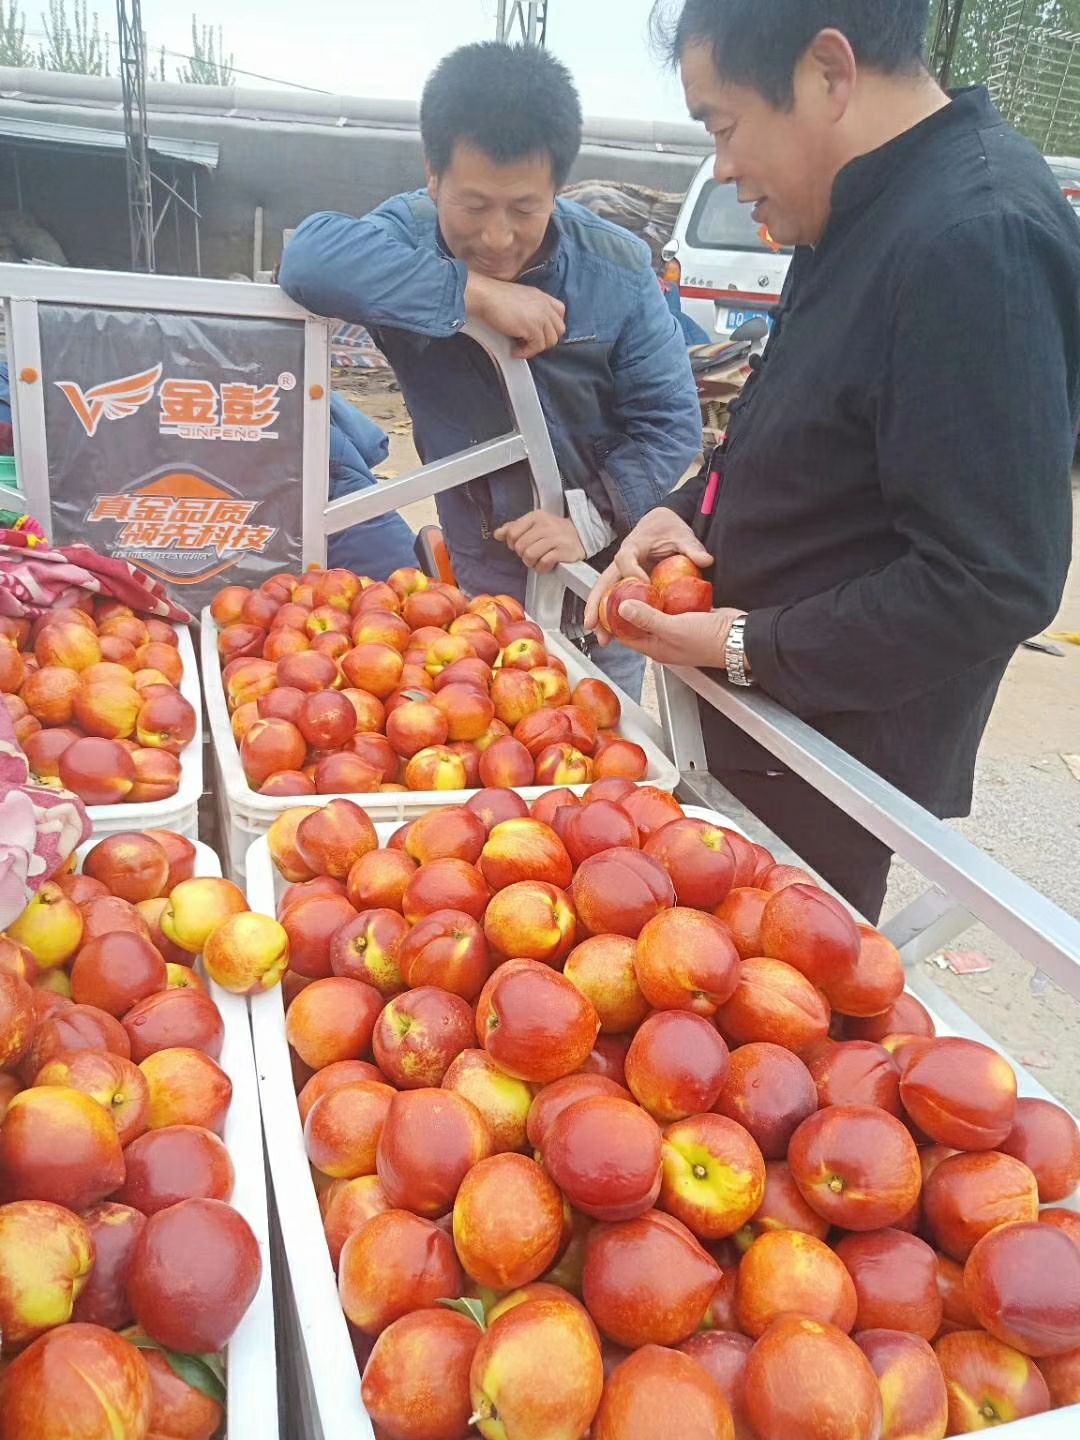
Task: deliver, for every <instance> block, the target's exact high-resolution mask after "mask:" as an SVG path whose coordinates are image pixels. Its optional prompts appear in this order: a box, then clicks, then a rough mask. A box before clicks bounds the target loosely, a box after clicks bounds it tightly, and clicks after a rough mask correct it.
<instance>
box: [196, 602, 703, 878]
mask: <svg viewBox="0 0 1080 1440" xmlns="http://www.w3.org/2000/svg"><path fill="white" fill-rule="evenodd" d="M201 623H202V648H201V657H202V675H203V685H204V687H205V690H206V710H207V714H208V716H209V718H210V734H211V737H212V739H213V742H214V772H215V789H216V793H217V798H218V806H219V810H220V815H221V831H222V835H223V836H224V845H225V851H226V853H225V857H224V858H225V862H226V865H227V867H228V869H229V872H230V874H232V875H234V876H235V877H237V878H239V879H242V878H243V874H244V863H245V857H246V855H247V850H248V847H249V846H250V845H251V843H252V841H254V840H257V839H258V838H259V836H260V835H265V834H266V832H267V831H268V830H269V829H270V826H271V825H272V824H273V823H274V821H275V820H276V819H277V817H278V816H279V815H280V814H281V812H282V811H283V810H290V809H295V808H296V807H297V806H302V805H312V804H318V803H320V802H325V801H327V800H332V799H334V798H340V797H334V796H332V795H321V796H312V795H297V796H292V797H290V798H287V799H283V798H277V797H271V796H267V795H259V794H258V793H257V791H255V790H252V789H251V787H250V786H249V785H248V783H247V779H246V777H245V775H244V771H243V767H242V766H241V764H240V752H239V750H238V749H237V745H236V741H235V739H234V738H233V733H232V724H231V721H230V718H229V709H228V705H227V704H226V701H225V691H224V688H223V686H222V684H221V662H220V660H219V658H218V649H217V637H218V627H217V625H216V624H215V622H214V618H213V616H212V615H211V614H210V611H209V609H207V610H204V611H203V613H202V621H201ZM545 643H546V644H547V647H548V649H549V650H550V651H551V652H552V654H554V655H557V656H558V657H559V658H560V659H561V660H563V661H564V662H565V664H566V670H567V675H568V678H569V680H570V684H571V686H573V685H576V684H577V682H578V681H579V680H584V679H586V678H587V677H590V678H593V679H597V680H605V679H606V677H605V676H604V675H603V674H602V673H601V672H600V671H599V670H597V669H596V667H595V666H594V665H592V664H591V662H590V661H589V660H587V659H586V658H585V656H584V655H582V654H581V652H580V651H579V650H576V649H575V648H574V647H573V646H572V645H570V644H569V643H568V642H567V641H565V640H564V639H563V638H562V637H561V636H555V637H552V636H551V635H550V634H549V635H548V637H547V640H546V642H545ZM609 683H610V682H609ZM620 731H621V733H622V735H623V736H624V737H625V738H626V739H627V740H633V741H635V742H636V743H637V744H638V745H640V746H641V747H642V749H643V750H644V751H645V754H646V755H647V756H648V762H649V768H648V770H647V771H646V773H645V779H644V780H643V781H642V782H641V783H642V784H644V785H655V786H657V787H658V788H659V789H661V790H674V789H675V787H676V785H678V783H679V772H678V770H677V769H676V768H675V765H674V763H673V762H672V761H671V760H670V759H669V758H668V756H667V755H665V754H664V752H663V751H662V750H661V749H660V748H659V746H657V745H656V744H654V743H653V741H652V740H651V739H650V738H649V737H648V736H646V735H645V734H644V733H643V732H642V731H641V730H640V729H639V728H638V727H637V726H635V725H634V723H633V721H632V720H630V721H628V720H627V719H626V718H625V716H624V719H623V722H622V724H621V725H620ZM570 788H571V789H573V790H576V791H577V793H578V794H579V795H580V794H581V793H582V791H584V790H585V789H586V788H587V787H586V786H584V785H575V786H571V787H570ZM549 789H551V786H550V785H528V786H524V787H522V788H521V789H520V790H519V791H518V793H519V794H520V795H522V796H523V797H524V798H525V800H526V801H528V802H529V803H530V804H531V802H532V801H533V800H535V799H536V798H537V797H538V796H540V795H542V794H543V793H544V791H545V790H549ZM474 793H475V791H473V790H414V791H410V792H408V793H404V792H401V791H391V792H390V793H388V794H383V793H380V792H376V793H375V794H370V795H359V794H357V795H347V796H345V797H344V798H345V799H348V800H354V801H355V802H356V803H357V805H362V806H363V807H364V809H365V810H366V811H367V812H368V813H369V815H370V816H371V818H372V819H373V820H376V821H378V820H387V821H389V820H393V821H395V822H396V823H397V824H399V825H400V824H401V823H402V822H403V821H405V820H414V819H416V817H417V816H418V815H425V814H426V813H427V812H428V811H429V810H435V809H438V808H439V807H440V806H443V805H463V804H464V803H465V801H466V800H467V799H468V798H469V796H470V795H472V794H474Z"/></svg>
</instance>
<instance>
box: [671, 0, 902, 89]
mask: <svg viewBox="0 0 1080 1440" xmlns="http://www.w3.org/2000/svg"><path fill="white" fill-rule="evenodd" d="M674 8H675V9H676V13H674V14H673V13H672V11H673V7H672V5H671V4H670V3H667V0H657V3H656V4H655V5H654V6H653V11H652V30H653V35H654V38H655V40H656V42H657V44H658V46H659V48H660V50H661V52H662V53H663V55H664V57H665V59H666V60H667V61H668V62H669V63H670V64H671V65H673V66H677V65H678V63H679V60H680V59H681V57H682V54H683V51H684V50H685V49H686V47H687V46H688V45H695V44H706V45H709V46H710V47H711V49H712V56H713V63H714V64H715V66H716V70H717V73H718V74H719V76H720V78H721V79H722V80H726V81H729V82H730V83H732V84H734V85H748V86H750V87H751V88H752V89H754V90H757V91H758V92H759V93H760V94H761V95H764V97H765V98H766V100H769V101H770V102H771V103H772V104H773V105H776V106H778V107H780V108H786V107H787V106H789V105H790V104H791V102H792V100H793V98H794V77H795V67H796V65H797V64H798V63H799V60H800V59H801V58H802V56H803V55H804V54H805V53H806V51H807V49H808V48H809V46H810V44H811V42H812V41H813V39H814V36H815V35H817V34H819V33H820V31H822V30H839V31H840V32H841V34H843V35H845V36H846V37H847V40H848V42H849V44H850V45H851V48H852V50H853V51H854V52H855V58H856V60H857V61H858V62H859V64H860V65H865V66H866V67H867V68H868V69H871V70H879V71H882V72H884V73H885V74H890V75H892V74H901V73H911V74H915V73H917V72H918V71H919V70H920V68H921V67H922V64H923V42H924V40H925V37H926V29H927V25H928V24H929V20H930V0H685V3H682V4H681V6H680V7H674Z"/></svg>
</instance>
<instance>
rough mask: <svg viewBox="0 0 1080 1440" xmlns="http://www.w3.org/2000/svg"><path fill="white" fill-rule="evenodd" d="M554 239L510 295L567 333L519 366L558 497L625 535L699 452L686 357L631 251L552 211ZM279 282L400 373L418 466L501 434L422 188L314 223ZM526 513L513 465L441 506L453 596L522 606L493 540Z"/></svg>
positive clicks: (606, 232) (511, 564)
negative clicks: (362, 328)
mask: <svg viewBox="0 0 1080 1440" xmlns="http://www.w3.org/2000/svg"><path fill="white" fill-rule="evenodd" d="M551 238H552V242H553V243H551V244H550V245H549V247H548V249H547V251H546V255H545V258H544V259H543V261H542V262H541V263H539V264H537V265H536V266H535V267H534V268H533V269H532V270H531V271H530V272H529V273H528V274H527V275H526V276H524V277H522V283H525V284H530V285H536V286H537V287H539V288H540V289H542V290H544V291H545V292H546V293H547V294H549V295H553V296H555V297H557V298H558V299H560V300H562V301H563V303H564V305H565V306H566V333H565V335H564V336H563V338H562V340H561V341H560V343H559V344H558V345H557V346H556V347H555V348H554V349H553V350H550V351H547V352H546V353H545V354H543V355H538V356H537V357H536V358H535V359H533V360H532V361H530V366H531V368H532V372H533V377H534V379H535V381H536V386H537V390H538V393H539V396H540V402H541V405H542V406H543V409H544V413H545V415H546V417H547V422H548V427H549V430H550V432H551V439H552V444H553V446H554V450H555V455H556V458H557V460H558V462H559V468H560V470H561V472H562V477H563V483H564V485H565V486H566V488H567V489H568V490H573V489H580V490H584V491H585V492H586V494H587V495H588V497H589V499H590V500H591V501H592V502H593V504H594V506H595V507H596V509H597V510H598V511H599V513H600V514H601V515H602V516H603V517H604V518H605V519H606V520H607V521H608V523H609V525H610V526H611V528H612V529H613V530H614V531H615V532H616V534H619V535H622V534H625V533H626V532H627V531H628V530H630V529H631V528H632V527H633V526H634V525H635V524H636V523H637V521H638V520H640V519H641V517H642V516H643V515H644V514H645V513H646V512H647V511H649V510H651V509H652V508H653V507H654V506H655V505H657V504H658V503H659V502H660V501H661V499H662V498H663V497H664V495H666V493H667V492H668V491H669V490H670V489H671V488H672V486H673V485H675V484H677V482H678V481H679V479H680V478H681V476H682V475H683V473H684V471H685V470H686V468H687V466H688V465H689V464H690V463H691V461H692V460H693V459H694V457H695V455H696V454H697V453H698V451H699V450H700V446H701V420H700V412H699V408H698V400H697V394H696V391H695V388H694V381H693V376H692V374H691V371H690V363H689V360H688V358H687V354H686V346H685V342H684V340H683V336H682V333H681V331H680V329H679V327H678V325H677V323H676V321H675V319H674V317H673V316H672V314H671V312H670V310H669V309H668V306H667V303H666V302H665V299H664V296H663V294H662V293H661V290H660V286H659V284H658V282H657V278H656V276H655V275H654V273H653V271H652V266H651V262H650V256H649V251H648V248H647V246H645V245H644V244H643V243H642V242H641V241H639V240H637V239H636V238H635V237H634V236H632V235H630V234H629V233H628V232H627V231H625V230H622V229H620V228H619V227H618V226H616V225H612V224H610V223H609V222H608V221H606V220H602V219H600V218H599V217H598V216H595V215H593V214H591V213H590V212H589V211H588V210H586V209H584V208H583V207H582V206H580V205H575V204H573V203H572V202H569V201H565V200H560V201H558V203H557V206H556V211H555V216H554V219H553V235H552V237H551ZM280 278H281V284H282V287H283V288H284V289H285V290H286V291H287V292H288V294H289V295H291V296H292V298H293V299H294V300H296V301H298V303H299V304H301V305H304V306H306V307H307V308H308V309H309V310H313V311H314V312H315V313H316V314H320V315H328V316H334V317H337V318H340V319H342V320H344V321H346V322H348V323H352V324H362V325H366V326H367V327H368V329H369V330H370V331H371V333H372V336H373V338H374V339H375V341H376V343H377V344H378V345H379V347H380V348H381V349H382V350H383V351H384V353H385V354H386V356H387V358H388V360H389V361H390V363H391V365H392V366H393V368H394V371H395V373H396V375H397V378H398V382H399V384H400V385H401V388H402V391H403V394H404V396H405V401H406V404H407V405H408V407H409V412H410V414H411V416H412V420H413V429H414V435H415V440H416V447H417V451H418V452H419V454H420V456H421V458H422V459H423V460H424V461H425V462H427V461H431V460H435V459H439V458H441V457H443V456H446V455H450V454H453V453H454V452H456V451H458V450H463V449H466V448H467V447H468V446H470V445H473V444H476V443H477V442H479V441H482V440H487V439H491V438H493V437H494V436H497V435H501V434H504V433H505V432H506V430H507V429H508V428H509V417H508V415H507V410H506V403H505V400H504V398H503V394H502V390H501V387H500V385H499V383H498V379H497V377H496V375H495V372H494V370H493V368H492V366H491V364H490V362H489V361H488V359H487V357H486V355H485V354H484V353H483V351H482V350H481V349H480V347H479V346H478V345H476V344H475V343H474V342H473V341H472V340H470V339H469V338H468V337H467V336H464V335H462V334H461V333H460V331H461V328H462V326H463V325H464V323H465V318H466V314H465V283H466V279H467V272H466V268H465V266H464V264H463V263H462V262H460V261H458V260H455V259H454V258H453V257H452V256H451V255H450V254H449V253H448V252H447V251H446V249H445V247H444V245H443V243H442V240H441V237H440V234H439V227H438V220H437V216H436V211H435V206H434V204H433V203H432V201H431V199H430V198H429V197H428V195H427V192H426V191H422V190H421V191H416V192H415V193H413V194H409V195H398V196H395V197H394V198H393V199H391V200H388V201H386V202H385V204H383V205H380V206H379V207H378V209H376V210H373V211H372V212H371V214H369V215H367V216H365V217H364V218H363V219H361V220H357V219H353V218H352V217H350V216H347V215H336V214H328V213H324V214H319V215H313V216H311V217H310V218H309V219H307V220H305V221H304V223H303V224H302V225H301V226H300V227H299V229H298V230H297V231H296V234H295V235H294V236H293V237H292V240H291V241H290V243H289V246H288V248H287V250H286V252H285V255H284V257H283V259H282V263H281V275H280ZM533 504H534V502H533V498H532V490H531V485H530V483H529V478H528V473H527V471H526V469H525V467H523V466H511V467H509V468H508V469H506V470H503V471H500V472H498V474H496V475H492V476H488V477H486V478H485V479H484V480H482V481H477V482H474V483H473V484H472V485H470V486H468V487H467V489H466V490H457V491H450V492H447V493H446V494H444V495H442V496H440V497H439V499H438V505H439V515H440V519H441V521H442V524H443V528H444V530H445V531H446V538H447V541H448V543H449V546H450V550H451V554H452V556H453V559H454V564H455V568H456V570H457V572H458V579H459V582H460V583H461V584H462V585H463V586H464V587H465V588H466V589H470V590H478V589H494V588H496V582H497V584H498V588H500V589H508V590H510V592H511V593H523V591H524V585H525V571H524V567H522V566H521V565H520V562H518V561H517V559H516V558H515V557H514V556H513V555H512V554H511V552H510V551H508V550H507V549H506V547H505V546H502V545H499V544H497V543H496V542H494V541H492V539H491V536H492V533H493V532H494V530H496V529H497V528H498V526H500V525H501V524H503V523H504V522H505V521H507V520H511V519H514V518H515V517H516V516H518V515H521V514H524V513H525V512H526V511H528V510H530V509H532V508H533Z"/></svg>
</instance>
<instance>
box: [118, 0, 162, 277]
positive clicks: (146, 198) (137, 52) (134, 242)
mask: <svg viewBox="0 0 1080 1440" xmlns="http://www.w3.org/2000/svg"><path fill="white" fill-rule="evenodd" d="M116 32H117V34H116V38H117V47H118V50H119V55H120V85H121V90H122V93H123V99H124V139H125V142H126V150H127V190H128V228H129V231H130V238H131V268H132V269H133V270H145V271H147V272H149V273H151V274H152V273H153V271H154V270H155V268H156V265H155V260H154V194H153V178H152V176H151V174H150V150H149V146H148V144H147V139H148V128H149V127H148V124H147V119H146V63H145V40H144V36H143V28H142V3H141V0H130V10H129V0H116Z"/></svg>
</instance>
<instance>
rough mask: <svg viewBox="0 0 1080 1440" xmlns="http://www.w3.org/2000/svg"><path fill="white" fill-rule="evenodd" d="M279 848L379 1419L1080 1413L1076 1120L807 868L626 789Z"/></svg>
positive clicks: (297, 1075) (303, 1074) (699, 1420)
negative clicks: (914, 976) (1027, 1082)
mask: <svg viewBox="0 0 1080 1440" xmlns="http://www.w3.org/2000/svg"><path fill="white" fill-rule="evenodd" d="M269 846H270V851H271V854H272V857H273V860H274V863H275V865H276V867H277V870H278V872H279V875H280V877H281V879H282V881H284V882H286V884H287V888H284V889H283V892H282V893H281V896H280V901H279V919H280V922H281V925H282V926H283V928H284V929H285V931H286V932H287V933H288V936H289V942H290V957H291V958H290V969H289V971H288V972H287V974H286V977H285V985H284V993H285V1000H286V1004H287V1009H286V1018H285V1027H286V1034H287V1038H288V1041H289V1044H290V1046H291V1054H292V1060H293V1069H294V1079H295V1083H296V1089H297V1092H298V1105H299V1111H300V1118H301V1122H302V1125H303V1131H304V1139H305V1144H306V1149H307V1155H308V1159H309V1161H310V1164H311V1172H312V1177H313V1181H314V1184H315V1187H316V1189H317V1191H318V1193H319V1197H320V1204H321V1208H322V1215H323V1223H324V1229H325V1233H326V1240H327V1246H328V1249H329V1254H330V1259H331V1261H332V1263H333V1265H334V1267H335V1270H336V1273H337V1278H338V1288H339V1294H340V1299H341V1304H342V1307H343V1310H344V1313H345V1316H346V1317H347V1320H348V1322H349V1325H350V1328H351V1334H352V1337H353V1343H354V1347H355V1351H356V1355H357V1360H358V1363H359V1364H360V1365H361V1366H362V1367H363V1381H362V1394H363V1401H364V1404H365V1406H366V1407H367V1409H368V1411H369V1413H370V1415H371V1418H372V1420H373V1422H374V1424H375V1429H376V1433H377V1434H378V1435H379V1436H380V1437H382V1440H431V1437H438V1440H464V1437H466V1436H467V1435H471V1434H475V1433H476V1432H477V1431H478V1432H479V1433H480V1434H481V1435H482V1436H484V1437H487V1440H505V1437H513V1440H581V1437H583V1436H585V1435H586V1434H588V1435H590V1436H591V1437H592V1440H660V1437H665V1440H666V1437H668V1436H670V1437H673V1440H674V1437H694V1440H901V1437H903V1440H941V1437H943V1436H945V1435H946V1434H949V1435H956V1434H963V1433H967V1432H969V1431H974V1430H979V1429H983V1428H986V1427H988V1426H990V1425H994V1424H998V1423H1003V1422H1005V1421H1008V1420H1010V1419H1014V1418H1019V1417H1021V1416H1026V1415H1033V1414H1037V1413H1040V1412H1042V1411H1045V1410H1048V1409H1050V1408H1051V1407H1055V1406H1063V1405H1068V1404H1072V1403H1080V1216H1078V1215H1075V1214H1074V1213H1073V1212H1072V1211H1070V1210H1067V1209H1064V1208H1061V1207H1060V1202H1061V1201H1063V1200H1065V1199H1066V1198H1067V1197H1068V1196H1070V1195H1071V1194H1072V1193H1073V1192H1074V1191H1075V1190H1076V1188H1077V1185H1078V1184H1080V1132H1078V1129H1077V1126H1076V1124H1075V1123H1074V1121H1073V1120H1072V1118H1071V1117H1070V1116H1069V1115H1068V1114H1067V1112H1066V1111H1064V1110H1062V1109H1060V1108H1059V1107H1057V1106H1055V1105H1052V1104H1050V1103H1048V1102H1043V1101H1040V1100H1018V1098H1017V1090H1016V1079H1015V1075H1014V1073H1013V1071H1012V1069H1011V1068H1010V1066H1009V1065H1008V1064H1007V1063H1006V1061H1005V1060H1003V1059H1002V1058H1001V1056H999V1055H998V1054H996V1053H995V1052H994V1051H992V1050H990V1049H987V1048H986V1047H985V1046H983V1045H980V1044H976V1043H974V1042H972V1041H968V1040H964V1039H957V1038H938V1037H936V1036H935V1033H934V1025H933V1022H932V1020H931V1017H930V1015H929V1013H928V1012H927V1011H926V1010H925V1009H924V1007H923V1006H922V1005H921V1004H920V1003H919V1001H918V1000H916V999H915V998H914V997H913V996H911V995H909V994H908V993H906V992H905V990H904V971H903V966H902V963H901V960H900V956H899V955H898V953H897V952H896V950H895V949H894V948H893V947H892V945H891V944H890V943H889V941H888V940H887V939H886V938H885V937H884V936H883V935H882V934H880V933H879V932H878V931H877V930H875V929H872V928H871V927H869V926H866V925H858V924H856V923H855V921H854V920H853V919H852V918H851V916H850V915H849V913H848V912H847V910H846V909H845V908H844V907H843V906H842V905H841V904H840V903H839V902H838V901H836V900H835V899H833V898H832V896H831V895H830V894H829V893H827V892H826V891H825V890H824V889H822V888H820V887H819V886H818V885H816V884H815V883H814V881H813V879H812V877H810V876H809V875H808V874H806V873H805V872H803V871H801V870H798V869H795V868H793V867H790V866H784V865H777V864H774V863H773V857H772V856H771V855H770V854H769V853H768V852H767V851H765V850H764V849H763V848H762V847H760V846H757V845H754V844H752V843H751V842H750V841H748V840H746V839H745V838H744V837H743V836H741V835H739V834H737V833H735V832H733V831H731V830H729V829H726V828H724V827H723V826H721V825H719V824H713V823H710V822H708V821H706V820H701V819H695V818H691V817H687V816H685V815H684V814H683V811H682V807H681V806H680V805H679V804H678V802H677V801H676V800H675V799H674V798H673V797H672V796H671V795H668V794H665V793H663V792H661V791H658V790H655V789H653V788H651V787H648V786H644V787H639V786H635V785H633V784H632V783H631V782H629V781H627V780H619V779H608V780H602V781H599V782H597V783H596V784H594V785H593V786H591V787H590V788H589V789H588V790H587V791H586V792H585V794H584V796H581V797H579V796H577V795H576V794H574V793H573V792H571V791H569V790H566V789H561V790H554V791H551V792H548V793H546V794H544V795H543V796H541V797H540V798H539V799H537V800H536V801H535V802H534V803H533V805H532V806H531V807H529V806H527V805H526V803H525V801H524V799H523V798H522V797H521V796H520V795H518V794H516V793H515V792H513V791H509V790H505V789H488V790H484V791H481V792H480V793H479V794H477V795H476V796H474V797H471V798H470V800H469V801H468V803H467V804H466V805H464V806H448V807H445V808H443V809H440V810H436V811H434V812H432V813H430V814H427V815H425V816H423V817H422V818H420V819H417V820H414V821H412V822H410V823H408V824H406V825H404V826H402V827H401V828H400V829H399V830H398V831H397V832H396V833H395V834H394V836H393V838H392V839H391V840H390V842H389V843H388V844H387V845H386V846H385V847H380V846H379V844H378V842H377V838H376V832H375V829H374V827H373V825H372V822H371V820H370V818H369V817H368V816H367V814H366V813H365V812H364V811H363V810H362V809H361V808H360V807H359V806H358V805H356V804H355V803H354V802H352V801H350V800H348V799H344V798H341V799H335V800H332V801H330V802H329V803H328V804H326V805H325V806H323V807H322V808H318V807H316V806H311V807H305V808H303V809H300V810H293V811H291V812H288V813H287V814H285V815H283V816H281V817H280V818H279V819H278V820H277V821H276V822H275V823H274V825H273V827H272V828H271V830H270V834H269ZM1043 1206H1049V1207H1050V1208H1041V1207H1043Z"/></svg>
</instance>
